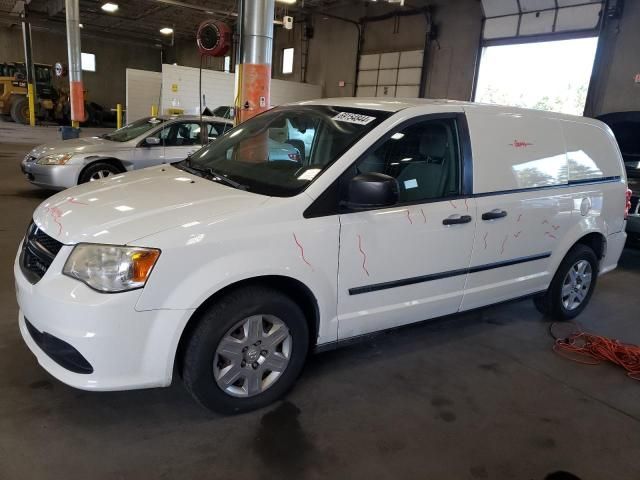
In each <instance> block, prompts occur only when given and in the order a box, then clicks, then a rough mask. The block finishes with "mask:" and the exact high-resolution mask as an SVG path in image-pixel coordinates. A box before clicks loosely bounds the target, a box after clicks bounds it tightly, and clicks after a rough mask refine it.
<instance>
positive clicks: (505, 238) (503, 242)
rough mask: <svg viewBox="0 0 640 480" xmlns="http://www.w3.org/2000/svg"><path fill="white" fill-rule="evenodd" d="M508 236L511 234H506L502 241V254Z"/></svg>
mask: <svg viewBox="0 0 640 480" xmlns="http://www.w3.org/2000/svg"><path fill="white" fill-rule="evenodd" d="M508 238H509V235H505V236H504V240H503V241H502V246H501V247H500V255H502V254H503V253H504V245H505V244H506V243H507V239H508Z"/></svg>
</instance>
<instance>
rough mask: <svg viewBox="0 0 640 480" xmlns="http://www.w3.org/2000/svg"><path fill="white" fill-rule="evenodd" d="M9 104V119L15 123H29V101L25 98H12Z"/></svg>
mask: <svg viewBox="0 0 640 480" xmlns="http://www.w3.org/2000/svg"><path fill="white" fill-rule="evenodd" d="M14 100H15V101H14V102H12V103H11V119H12V120H13V121H14V122H16V123H21V124H23V125H27V124H28V123H29V99H28V98H27V97H14Z"/></svg>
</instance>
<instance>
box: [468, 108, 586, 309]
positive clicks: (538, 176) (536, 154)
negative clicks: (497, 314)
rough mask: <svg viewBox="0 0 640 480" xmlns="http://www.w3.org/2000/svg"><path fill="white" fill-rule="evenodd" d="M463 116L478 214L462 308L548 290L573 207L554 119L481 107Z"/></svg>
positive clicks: (564, 157)
mask: <svg viewBox="0 0 640 480" xmlns="http://www.w3.org/2000/svg"><path fill="white" fill-rule="evenodd" d="M470 110H471V109H470ZM467 118H468V121H469V128H470V133H471V145H472V150H473V157H474V170H473V188H474V196H475V197H476V202H477V208H478V221H477V229H476V236H475V241H474V245H473V254H472V256H471V265H470V273H469V278H468V280H467V286H466V289H465V295H464V300H463V302H462V308H461V309H462V310H468V309H471V308H476V307H481V306H484V305H489V304H492V303H496V302H500V301H503V300H508V299H512V298H516V297H519V296H524V295H528V294H531V293H535V292H539V291H542V290H545V289H546V288H547V286H548V284H549V282H550V280H551V278H552V276H553V274H554V272H552V271H550V265H551V263H552V262H551V257H552V256H553V255H555V254H556V248H555V247H556V245H558V244H559V242H560V239H561V238H562V235H563V234H564V232H567V231H568V230H569V228H570V226H571V212H572V207H573V203H572V199H571V195H570V194H569V192H568V189H567V188H563V187H566V186H567V184H568V180H567V157H566V152H565V147H564V141H563V138H562V131H561V128H560V125H559V123H558V121H557V120H555V119H552V118H547V117H545V115H544V113H539V114H531V115H527V114H524V115H523V114H522V113H516V114H511V113H509V112H489V113H487V112H479V111H469V112H467Z"/></svg>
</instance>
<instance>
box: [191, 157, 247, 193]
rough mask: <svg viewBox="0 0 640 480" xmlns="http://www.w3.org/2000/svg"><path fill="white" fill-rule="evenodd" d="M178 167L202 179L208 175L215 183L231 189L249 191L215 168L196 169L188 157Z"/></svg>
mask: <svg viewBox="0 0 640 480" xmlns="http://www.w3.org/2000/svg"><path fill="white" fill-rule="evenodd" d="M178 165H180V168H182V169H184V170H186V171H187V172H189V173H192V174H194V175H198V176H200V177H202V176H204V175H206V176H207V177H209V179H210V180H212V181H215V182H220V183H224V184H226V185H228V186H230V187H233V188H237V189H238V190H248V187H247V186H246V185H243V184H241V183H238V182H236V181H234V180H231V179H230V178H227V177H225V176H224V175H222V174H220V173H218V172H216V171H215V170H214V169H213V168H210V167H207V168H199V167H194V166H193V163H192V162H191V157H190V156H189V157H187V159H186V160H184V161H182V162H178Z"/></svg>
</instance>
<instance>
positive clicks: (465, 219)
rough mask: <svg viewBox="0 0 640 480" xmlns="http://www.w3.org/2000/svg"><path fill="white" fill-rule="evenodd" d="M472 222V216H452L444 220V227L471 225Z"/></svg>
mask: <svg viewBox="0 0 640 480" xmlns="http://www.w3.org/2000/svg"><path fill="white" fill-rule="evenodd" d="M470 221H471V215H458V214H455V215H451V216H449V217H447V218H445V219H444V220H442V224H443V225H458V224H461V223H469V222H470Z"/></svg>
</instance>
